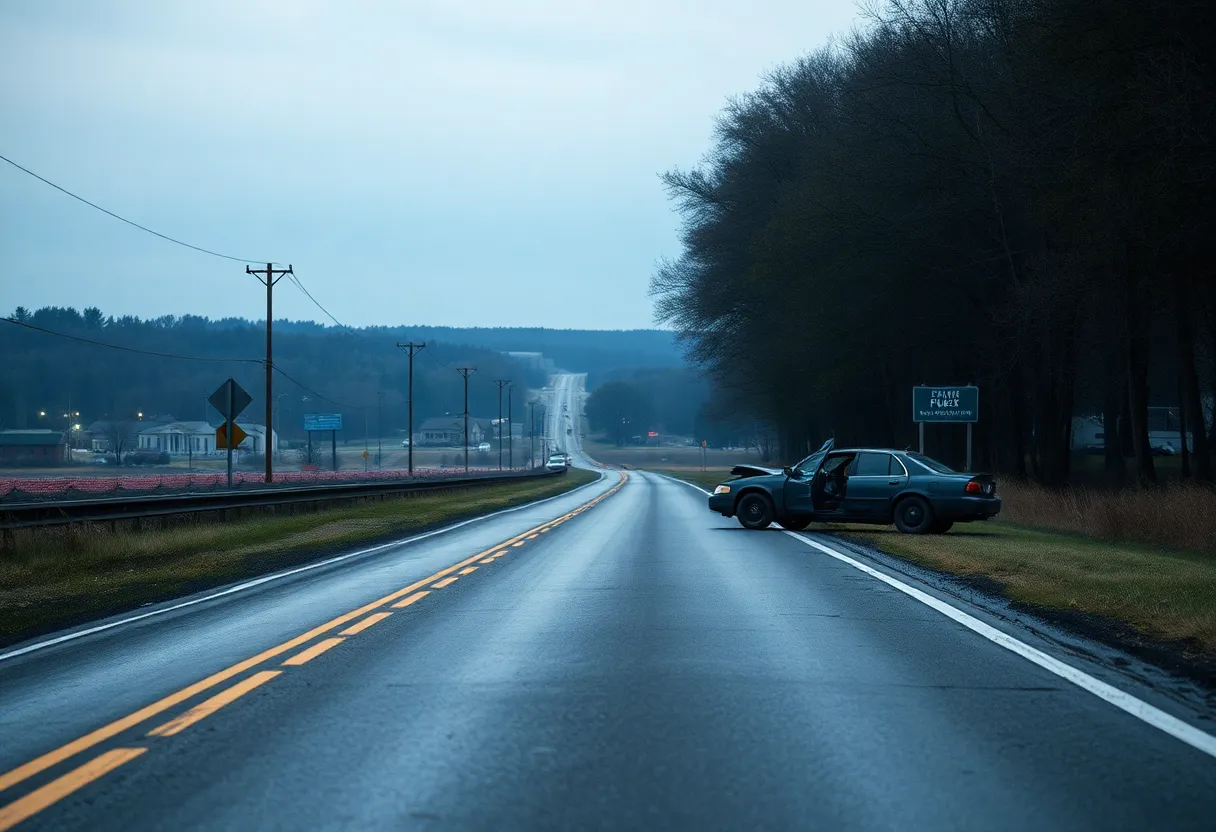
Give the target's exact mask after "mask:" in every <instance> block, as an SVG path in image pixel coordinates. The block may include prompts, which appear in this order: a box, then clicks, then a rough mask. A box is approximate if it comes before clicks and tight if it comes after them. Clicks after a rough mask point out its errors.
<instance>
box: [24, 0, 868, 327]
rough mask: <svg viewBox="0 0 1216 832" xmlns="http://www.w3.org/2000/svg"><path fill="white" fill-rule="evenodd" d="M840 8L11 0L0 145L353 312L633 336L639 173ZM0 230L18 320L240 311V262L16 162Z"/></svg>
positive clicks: (669, 153) (667, 246)
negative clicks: (289, 269) (54, 186)
mask: <svg viewBox="0 0 1216 832" xmlns="http://www.w3.org/2000/svg"><path fill="white" fill-rule="evenodd" d="M852 16H853V10H852V6H851V4H849V3H847V2H826V1H825V2H803V3H798V2H775V1H770V2H751V3H747V4H742V3H727V2H721V1H720V0H707V1H706V2H698V3H688V2H674V0H669V2H653V3H646V2H636V1H635V0H628V2H617V3H612V4H605V3H590V2H570V0H566V1H565V2H556V0H531V1H530V2H528V1H526V0H517V2H512V3H509V4H507V3H501V2H491V0H466V2H462V3H448V2H439V0H418V1H417V2H410V3H387V2H381V3H358V4H351V3H327V2H291V3H288V2H269V0H257V1H256V2H235V1H234V2H220V3H207V4H197V3H195V4H185V3H164V2H124V3H120V4H91V3H78V2H67V0H53V1H51V0H47V1H45V2H39V3H36V4H22V5H16V4H7V5H4V6H0V96H2V100H3V101H4V105H5V128H4V131H3V134H2V135H3V138H2V139H0V152H3V153H5V155H9V156H11V157H13V158H14V159H16V160H17V161H19V162H22V163H23V164H26V165H28V166H29V167H31V168H33V169H35V170H37V171H39V172H40V173H43V174H44V175H46V176H48V177H49V178H51V179H53V180H56V181H59V182H61V184H64V185H65V186H67V187H69V188H72V189H74V190H76V191H78V192H79V193H81V194H82V195H84V196H86V197H89V198H92V199H94V200H96V201H98V202H101V203H102V204H105V205H107V207H111V208H112V209H114V210H116V211H118V212H120V213H123V214H125V215H128V216H130V217H131V218H132V219H135V220H137V221H139V222H143V223H145V224H148V225H151V226H153V227H155V228H157V229H159V230H162V231H164V232H165V233H168V234H172V235H175V236H181V237H183V238H186V239H188V240H190V241H192V242H198V243H199V244H201V245H205V246H208V247H213V248H218V249H221V250H224V251H232V252H234V253H236V254H238V255H240V256H256V257H268V258H271V259H274V260H281V261H284V262H287V261H290V262H292V263H293V264H295V266H296V268H297V271H298V272H299V273H300V275H301V277H302V278H303V279H304V280H305V282H306V283H307V284H308V285H309V287H310V288H311V290H312V291H313V293H314V294H315V295H317V296H318V298H319V299H321V301H322V302H323V303H325V304H326V306H327V307H329V308H330V310H331V311H333V312H334V313H335V314H336V315H337V316H338V317H339V318H341V319H342V320H343V321H345V322H348V323H352V324H368V323H410V322H418V323H423V322H425V323H433V324H466V323H467V324H478V325H551V326H586V327H597V328H615V327H634V326H647V325H649V324H650V322H651V310H650V304H649V302H648V301H647V299H646V295H645V292H646V284H647V280H648V278H649V275H650V273H651V271H652V267H653V263H654V261H655V260H656V259H657V258H659V257H662V256H671V255H674V254H675V253H677V252H678V240H677V238H676V233H675V232H676V227H677V220H676V218H675V216H674V215H673V214H672V213H671V210H670V206H669V205H668V204H667V202H666V199H665V197H664V195H663V193H662V190H661V188H660V186H659V183H658V179H657V175H658V174H659V173H660V172H662V171H663V170H666V169H668V168H670V167H672V166H675V165H680V166H689V165H691V164H694V163H695V162H696V161H697V160H698V159H699V158H700V156H701V154H702V153H703V152H704V150H705V148H706V147H707V144H708V139H709V135H710V131H711V129H712V124H713V118H714V116H715V114H716V113H717V112H718V110H719V109H720V108H721V106H722V105H723V103H724V102H725V100H726V98H727V97H728V96H730V95H733V94H738V93H741V92H745V91H747V90H749V89H752V88H754V86H755V85H756V83H757V81H758V79H759V77H760V75H761V74H762V73H763V72H764V71H765V70H767V69H770V68H772V67H773V66H775V65H776V64H778V63H781V62H784V61H787V60H790V59H793V58H795V57H797V56H798V55H799V54H802V53H804V52H806V51H809V50H810V49H813V48H815V47H817V46H819V45H820V44H822V43H823V42H824V41H825V39H826V38H827V37H828V36H829V34H831V33H832V32H833V31H840V30H842V29H843V28H845V27H847V26H848V25H849V21H850V20H851V18H852ZM5 167H6V168H7V166H5ZM0 220H2V221H0V268H2V269H3V272H2V274H3V277H2V278H0V279H2V280H3V284H4V290H5V291H4V295H5V297H6V302H7V303H8V306H9V307H10V308H11V307H12V306H16V305H17V304H24V305H26V306H40V305H44V304H51V303H54V304H60V305H65V304H71V305H75V306H78V307H81V306H86V305H94V304H96V305H99V306H101V307H102V308H103V309H105V310H107V311H111V312H114V313H123V312H130V313H134V314H140V315H157V314H164V313H168V312H173V313H183V312H187V311H189V312H195V313H198V314H207V315H211V316H221V315H245V316H250V317H257V316H258V315H259V314H260V310H261V307H260V305H259V298H258V295H257V292H256V291H255V290H256V288H257V287H256V285H250V283H249V280H248V279H247V278H245V276H244V275H243V274H241V273H240V267H239V266H236V264H232V263H225V262H224V261H220V260H213V259H211V258H206V257H203V256H200V255H196V254H193V253H191V252H189V251H186V250H184V249H179V248H176V247H173V246H170V245H168V244H165V243H162V242H160V241H158V240H156V239H154V238H151V237H148V236H146V235H142V234H140V233H139V232H136V231H134V230H131V229H129V228H127V227H125V226H122V225H121V224H118V223H116V222H115V221H113V220H111V219H108V218H106V217H104V216H102V215H100V214H97V213H96V212H92V211H90V210H88V209H86V208H84V207H83V206H80V205H78V204H76V203H74V202H72V201H71V200H68V199H66V198H65V197H63V196H61V195H59V194H57V193H55V192H53V191H51V190H50V189H48V188H46V187H45V186H44V185H41V184H39V183H37V182H35V181H33V180H30V179H28V177H25V176H24V175H23V174H20V173H18V172H16V171H13V170H12V169H4V170H0ZM279 298H280V300H279V303H278V309H279V310H281V311H282V313H283V314H285V315H289V316H292V317H312V318H317V317H319V315H320V313H319V312H318V311H317V310H316V309H315V307H312V306H311V305H310V304H309V303H308V301H307V300H306V299H304V298H303V297H302V296H300V295H299V293H298V292H295V290H294V289H290V288H286V287H285V288H284V289H283V291H282V292H280V294H279ZM6 311H7V310H6Z"/></svg>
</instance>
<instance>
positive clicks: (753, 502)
mask: <svg viewBox="0 0 1216 832" xmlns="http://www.w3.org/2000/svg"><path fill="white" fill-rule="evenodd" d="M735 516H736V517H738V518H739V525H741V526H743V528H745V529H754V530H759V529H767V528H768V527H769V526H770V525H771V524H772V522H773V504H772V503H771V502H770V501H769V499H768V497H766V496H764V495H763V494H744V495H743V498H742V499H741V500H739V505H738V506H736V507H735Z"/></svg>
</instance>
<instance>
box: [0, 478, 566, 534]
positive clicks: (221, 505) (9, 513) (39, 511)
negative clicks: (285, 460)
mask: <svg viewBox="0 0 1216 832" xmlns="http://www.w3.org/2000/svg"><path fill="white" fill-rule="evenodd" d="M563 474H565V469H562V470H560V471H550V470H547V469H534V470H531V471H517V472H512V473H509V474H490V475H483V476H473V477H453V478H451V479H438V478H435V479H425V480H419V479H411V480H392V481H387V482H386V481H383V480H381V481H370V482H368V481H365V482H344V483H334V484H329V485H309V486H303V487H300V486H288V487H277V488H266V489H259V490H257V491H250V490H242V491H216V492H210V493H203V494H199V493H194V494H158V495H146V496H143V495H141V496H130V497H123V498H121V499H83V500H62V501H57V502H47V501H40V502H27V503H7V504H6V503H0V530H10V529H21V528H31V527H35V526H62V525H68V524H70V523H80V522H98V523H104V522H112V521H116V520H137V519H140V518H145V517H163V516H166V515H170V514H192V513H195V512H206V511H224V510H226V509H238V508H251V507H255V506H276V505H291V504H298V503H312V502H321V501H326V500H341V499H352V498H359V497H378V496H392V495H396V494H411V493H418V492H425V491H443V490H448V489H455V488H471V487H474V486H479V485H494V484H500V483H506V482H516V481H519V480H521V479H533V478H538V479H539V478H544V477H554V476H562V475H563Z"/></svg>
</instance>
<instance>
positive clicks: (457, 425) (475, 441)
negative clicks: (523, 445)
mask: <svg viewBox="0 0 1216 832" xmlns="http://www.w3.org/2000/svg"><path fill="white" fill-rule="evenodd" d="M496 435H497V434H496V429H495V427H494V425H493V424H492V420H490V419H474V418H473V417H472V416H470V417H469V444H470V445H479V444H481V443H482V442H489V441H490V440H491V439H493V438H494V437H495V436H496ZM418 444H419V445H430V446H432V447H440V448H450V447H457V448H459V447H463V446H464V417H463V416H441V417H437V418H434V419H427V420H426V421H424V422H423V423H422V425H421V426H420V427H419V428H418Z"/></svg>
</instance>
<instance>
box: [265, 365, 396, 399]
mask: <svg viewBox="0 0 1216 832" xmlns="http://www.w3.org/2000/svg"><path fill="white" fill-rule="evenodd" d="M274 371H275V372H276V373H278V374H279V375H281V376H283V378H285V379H287V380H288V381H290V382H291V383H292V384H294V385H296V386H297V387H299V388H300V389H301V390H303V391H304V392H305V393H308V394H310V395H312V396H315V397H317V398H318V399H320V400H321V401H323V402H329V403H330V404H332V405H336V406H337V407H345V408H346V409H347V410H367V409H368V408H370V407H375V405H370V404H348V403H347V402H340V401H338V400H337V399H331V398H330V397H329V396H325V395H322V394H321V393H318V392H317V391H316V390H313V389H312V388H311V387H309V386H308V385H307V384H305V383H304V382H302V381H300V380H299V379H298V378H296V377H295V376H292V375H290V374H289V373H288V372H287V371H286V370H284V369H283V368H282V367H280V366H279V365H277V364H276V365H274Z"/></svg>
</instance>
